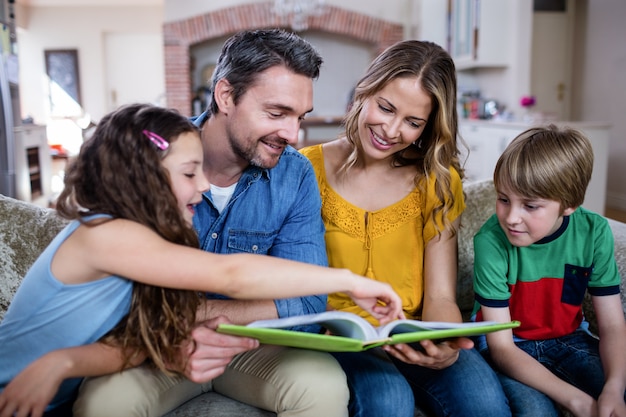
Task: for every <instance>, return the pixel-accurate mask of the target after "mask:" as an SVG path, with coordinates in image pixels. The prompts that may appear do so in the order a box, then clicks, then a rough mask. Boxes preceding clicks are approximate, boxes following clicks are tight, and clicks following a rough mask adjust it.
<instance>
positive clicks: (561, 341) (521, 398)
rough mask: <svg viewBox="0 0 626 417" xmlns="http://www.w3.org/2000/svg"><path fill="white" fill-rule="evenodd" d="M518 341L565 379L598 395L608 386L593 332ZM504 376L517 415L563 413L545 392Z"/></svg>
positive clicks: (518, 343) (587, 391) (502, 376)
mask: <svg viewBox="0 0 626 417" xmlns="http://www.w3.org/2000/svg"><path fill="white" fill-rule="evenodd" d="M515 344H516V345H517V346H518V347H519V348H520V349H522V350H523V351H524V352H526V353H528V354H529V355H530V356H532V357H533V358H535V359H536V360H537V361H538V362H539V363H541V364H542V365H543V366H545V367H546V368H548V369H549V370H550V371H551V372H552V373H553V374H555V375H556V376H558V377H559V378H561V379H562V380H563V381H565V382H567V383H569V384H571V385H574V386H575V387H577V388H579V389H580V390H582V391H584V392H586V393H587V394H589V395H591V396H592V397H594V398H595V399H598V397H599V396H600V393H601V392H602V389H603V388H604V370H603V369H602V362H601V360H600V353H599V350H598V340H597V339H596V338H595V337H593V336H591V335H590V334H589V333H587V332H585V331H584V330H577V331H575V332H574V333H571V334H569V335H566V336H562V337H559V338H556V339H547V340H537V341H534V340H527V341H523V342H516V343H515ZM486 354H487V355H488V352H486ZM487 359H488V360H489V358H488V356H487ZM500 380H501V383H502V386H503V387H504V390H505V392H506V394H507V397H508V398H509V402H510V404H511V409H512V410H513V412H514V415H515V416H516V417H517V416H524V417H526V416H528V417H530V416H533V417H534V416H541V417H544V416H546V417H547V416H550V417H551V416H558V415H559V414H558V412H557V409H556V406H555V405H554V403H553V402H552V401H551V400H550V399H549V398H548V397H547V396H546V395H544V394H543V393H541V392H539V391H537V390H535V389H533V388H530V387H528V386H526V385H524V384H522V383H521V382H518V381H515V380H513V379H511V378H509V377H506V376H504V375H500ZM624 398H625V399H626V393H625V395H624ZM540 410H541V411H540Z"/></svg>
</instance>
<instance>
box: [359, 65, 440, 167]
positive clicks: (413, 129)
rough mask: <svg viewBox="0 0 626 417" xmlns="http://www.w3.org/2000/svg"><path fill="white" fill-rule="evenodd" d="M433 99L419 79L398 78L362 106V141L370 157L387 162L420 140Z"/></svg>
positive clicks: (360, 133) (360, 119) (360, 121)
mask: <svg viewBox="0 0 626 417" xmlns="http://www.w3.org/2000/svg"><path fill="white" fill-rule="evenodd" d="M432 107H433V106H432V99H431V98H430V95H429V94H428V93H426V91H424V89H423V88H422V86H421V84H420V83H419V80H418V78H417V77H405V78H396V79H394V80H393V81H391V82H390V83H389V84H387V85H386V86H385V87H384V88H383V89H382V90H380V91H379V92H377V93H376V94H374V95H372V96H370V97H368V98H367V99H365V101H364V102H363V108H362V110H361V113H360V114H359V122H358V124H359V138H360V140H361V144H362V146H363V149H364V151H365V153H366V154H367V155H370V156H372V157H376V158H386V157H388V156H390V155H392V154H394V153H396V152H398V151H401V150H403V149H405V148H407V147H408V146H409V145H411V143H413V142H415V141H416V140H418V139H419V137H420V135H421V134H422V132H423V131H424V128H425V127H426V122H427V121H428V117H429V115H430V112H431V110H432Z"/></svg>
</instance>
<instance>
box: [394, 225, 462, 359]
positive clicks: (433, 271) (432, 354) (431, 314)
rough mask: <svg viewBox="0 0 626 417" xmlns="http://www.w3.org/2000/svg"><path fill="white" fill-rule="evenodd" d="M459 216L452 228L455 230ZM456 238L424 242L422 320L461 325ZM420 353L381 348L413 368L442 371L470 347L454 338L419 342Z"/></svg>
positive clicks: (445, 235) (447, 235)
mask: <svg viewBox="0 0 626 417" xmlns="http://www.w3.org/2000/svg"><path fill="white" fill-rule="evenodd" d="M460 221H461V219H460V217H459V218H457V219H456V220H455V221H454V222H453V223H452V226H453V227H454V228H455V230H459V224H460ZM457 249H458V244H457V236H456V235H455V236H452V233H451V232H450V231H449V230H446V231H444V232H443V233H442V234H441V235H440V236H436V237H434V238H433V239H431V240H430V242H428V244H427V245H426V249H425V252H424V305H423V310H422V320H426V321H448V322H461V321H462V317H461V311H460V310H459V307H458V305H457V303H456V280H457ZM420 345H421V347H422V348H423V349H424V351H423V352H420V351H417V350H415V349H413V348H411V347H410V346H409V345H406V344H400V345H393V346H385V350H387V352H389V353H390V354H392V355H393V356H394V357H396V358H398V359H400V360H401V361H404V362H406V363H411V364H414V365H419V366H425V367H429V368H433V369H443V368H446V367H448V366H450V365H452V364H453V363H454V362H456V360H457V359H458V357H459V350H460V349H471V348H472V347H473V346H474V344H473V342H472V341H471V340H470V339H468V338H464V337H462V338H457V339H455V340H451V341H446V342H444V343H438V344H437V343H434V342H433V341H431V340H425V341H422V342H420Z"/></svg>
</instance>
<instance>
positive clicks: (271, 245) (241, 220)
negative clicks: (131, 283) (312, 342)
mask: <svg viewBox="0 0 626 417" xmlns="http://www.w3.org/2000/svg"><path fill="white" fill-rule="evenodd" d="M206 119H207V115H206V113H203V114H202V115H200V116H198V117H197V118H195V119H192V120H193V121H194V123H195V124H197V125H202V124H203V123H204V122H205V121H206ZM321 204H322V203H321V198H320V193H319V189H318V186H317V180H316V178H315V173H314V171H313V167H312V166H311V163H310V162H309V160H308V159H307V158H305V157H304V156H302V155H301V154H300V153H299V152H298V151H296V150H295V149H293V148H292V147H290V146H288V147H287V148H286V149H285V151H284V152H283V154H282V156H281V157H280V160H279V161H278V164H277V165H276V166H275V167H274V168H271V169H262V168H259V167H256V166H249V167H248V168H247V169H246V170H245V171H244V172H243V174H242V176H241V178H240V179H239V181H238V183H237V187H236V188H235V192H234V193H233V195H232V197H231V199H230V201H229V202H228V204H227V205H226V207H225V208H224V210H223V211H222V213H219V212H218V210H217V209H216V208H215V206H214V205H213V202H212V199H211V191H210V190H209V191H207V192H206V193H204V195H203V201H202V203H200V204H198V206H196V213H195V216H194V219H193V224H194V227H195V229H196V230H197V231H198V236H199V238H200V247H201V248H202V249H204V250H206V251H209V252H214V253H257V254H261V255H270V256H277V257H280V258H286V259H292V260H296V261H301V262H307V263H311V264H316V265H322V266H327V265H328V259H327V256H326V244H325V241H324V232H325V229H324V223H323V221H322V217H321ZM208 296H209V297H213V298H221V299H223V298H225V297H224V296H221V295H217V294H209V295H208ZM326 298H327V297H326V294H323V295H317V296H308V297H300V298H290V299H281V300H274V302H275V304H276V310H277V311H278V316H279V317H289V316H295V315H302V314H313V313H320V312H322V311H325V310H326ZM294 329H295V330H302V331H310V332H317V331H319V329H320V327H319V326H317V325H315V326H302V327H298V328H294Z"/></svg>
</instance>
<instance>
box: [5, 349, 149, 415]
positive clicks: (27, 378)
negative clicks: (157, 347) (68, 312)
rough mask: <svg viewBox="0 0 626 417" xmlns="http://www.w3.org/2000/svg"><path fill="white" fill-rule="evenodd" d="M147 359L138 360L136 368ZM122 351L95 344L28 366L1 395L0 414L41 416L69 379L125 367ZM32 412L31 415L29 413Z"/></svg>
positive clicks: (63, 351)
mask: <svg viewBox="0 0 626 417" xmlns="http://www.w3.org/2000/svg"><path fill="white" fill-rule="evenodd" d="M144 359H145V357H143V356H141V357H137V358H135V359H134V360H133V362H132V363H131V364H129V365H130V366H137V365H139V364H140V363H141V362H143V361H144ZM123 363H124V359H123V355H122V350H121V348H117V347H112V346H109V345H105V344H102V343H93V344H90V345H85V346H77V347H72V348H66V349H59V350H55V351H52V352H49V353H47V354H45V355H44V356H42V357H40V358H39V359H37V360H35V361H34V362H32V363H31V364H30V365H28V366H27V367H26V368H24V370H22V372H20V373H19V374H18V375H17V376H16V377H15V378H13V379H12V380H11V382H9V384H8V385H7V386H6V387H5V389H4V391H2V392H0V415H13V413H15V415H31V416H40V415H42V414H43V412H44V410H45V408H46V407H47V406H48V404H49V403H50V401H52V399H53V398H54V396H55V394H56V393H57V391H58V389H59V386H60V385H61V383H62V382H63V380H65V379H67V378H75V377H85V376H98V375H106V374H110V373H113V372H116V371H119V370H120V369H121V368H122V365H123ZM29 413H30V414H29Z"/></svg>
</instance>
